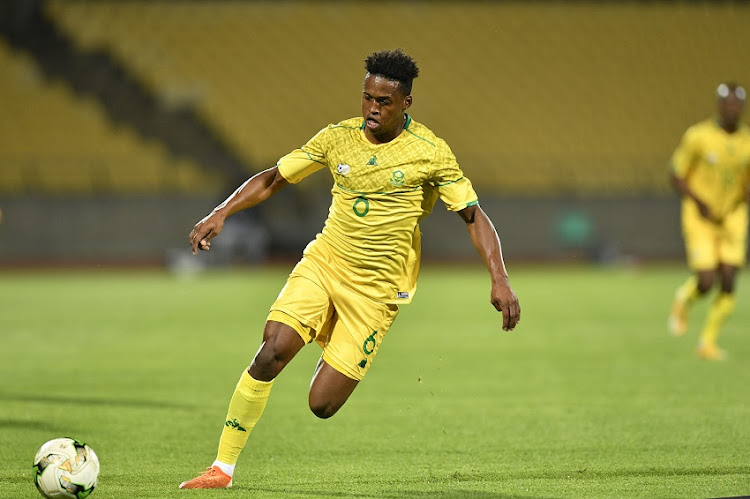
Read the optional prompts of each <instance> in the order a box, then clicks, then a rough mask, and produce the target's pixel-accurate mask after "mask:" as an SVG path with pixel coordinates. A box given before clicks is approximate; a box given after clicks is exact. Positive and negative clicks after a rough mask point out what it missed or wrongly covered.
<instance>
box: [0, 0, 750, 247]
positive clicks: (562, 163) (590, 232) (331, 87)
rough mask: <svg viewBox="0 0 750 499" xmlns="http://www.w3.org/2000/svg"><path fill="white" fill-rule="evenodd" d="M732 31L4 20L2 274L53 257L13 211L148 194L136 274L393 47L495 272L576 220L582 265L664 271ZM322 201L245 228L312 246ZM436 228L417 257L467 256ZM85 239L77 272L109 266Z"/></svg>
mask: <svg viewBox="0 0 750 499" xmlns="http://www.w3.org/2000/svg"><path fill="white" fill-rule="evenodd" d="M747 26H750V6H749V5H748V4H747V3H740V4H735V3H721V2H708V3H700V2H693V3H681V2H657V3H648V2H561V1H547V2H472V1H469V2H459V1H455V2H449V1H441V2H427V1H414V2H387V3H385V4H384V8H379V9H373V8H372V5H371V4H370V3H368V2H359V1H352V2H346V1H307V2H304V1H280V2H271V1H257V2H193V1H179V0H173V1H159V2H147V1H96V2H93V1H71V0H67V1H64V0H50V1H46V2H42V1H36V0H35V1H21V0H8V1H6V2H5V3H4V4H3V5H2V6H0V68H2V71H1V72H0V99H2V101H1V103H2V106H3V109H6V110H7V112H8V116H12V117H13V118H12V120H3V121H2V122H1V123H0V146H1V150H0V193H1V195H2V196H3V198H0V203H3V204H4V205H6V206H8V208H7V209H6V210H5V211H6V212H8V216H7V217H6V221H5V223H4V225H3V226H0V257H3V258H6V259H11V260H12V259H14V258H19V257H22V256H23V255H27V256H31V255H37V257H40V258H45V257H50V258H54V257H55V255H60V253H59V252H58V253H54V252H55V251H57V250H49V251H47V252H45V251H41V252H40V251H38V250H37V251H36V252H34V251H33V248H31V247H29V246H24V245H19V244H18V243H13V242H12V238H10V237H9V236H8V232H9V231H10V230H11V224H12V223H13V222H12V220H13V218H14V217H12V216H10V215H11V214H10V209H11V208H12V207H14V206H15V207H17V209H16V210H15V211H16V212H17V211H18V210H21V209H24V207H26V206H27V205H28V203H30V202H31V201H29V200H28V198H29V196H32V197H34V201H33V202H34V203H40V202H42V203H51V201H50V199H49V196H50V195H55V196H57V197H60V196H62V197H64V198H65V199H66V202H63V201H57V202H55V204H53V205H49V206H50V207H52V206H54V207H55V210H56V211H59V210H62V211H65V209H66V208H65V207H66V206H70V205H71V203H73V204H75V203H81V202H86V203H93V202H94V201H93V200H92V199H93V198H95V197H98V198H105V199H108V200H109V201H108V203H109V204H107V205H106V207H108V208H107V209H110V210H114V209H117V210H120V209H121V210H126V211H127V210H129V209H132V208H131V207H130V204H129V202H130V201H129V199H132V197H133V196H139V198H138V199H136V200H135V201H134V202H136V203H137V202H140V203H141V204H142V202H143V197H144V196H151V198H150V199H151V201H150V202H153V203H154V204H153V207H155V209H156V211H157V213H162V212H168V211H170V210H172V212H173V213H172V214H171V217H172V218H170V219H169V221H168V222H167V221H164V223H163V224H162V226H164V227H166V226H168V227H170V229H169V230H166V229H165V230H161V231H160V234H162V237H158V236H156V235H154V238H153V239H149V241H150V244H149V245H148V246H149V247H148V249H142V250H141V251H140V252H138V253H137V257H138V258H148V257H158V255H159V253H158V252H159V251H160V250H163V248H164V247H165V246H169V245H179V244H182V239H184V238H185V235H186V234H187V232H188V231H189V229H190V227H191V226H192V224H193V223H194V222H195V221H196V220H197V219H198V218H200V216H202V215H203V214H204V213H205V212H207V211H208V210H210V208H211V207H212V206H213V205H214V204H215V203H216V202H217V201H218V200H219V199H220V198H223V196H225V195H226V194H228V193H229V192H230V188H229V186H230V185H233V184H238V183H239V179H241V178H242V177H243V176H247V175H250V174H252V173H253V172H256V171H259V170H260V169H263V168H266V167H268V166H272V165H273V164H274V163H275V162H276V160H277V159H278V157H280V156H281V155H283V154H285V153H286V152H288V151H289V150H291V149H293V148H295V147H298V146H299V145H301V144H302V143H304V142H305V141H306V140H307V139H308V138H309V137H310V136H312V135H313V134H314V133H315V132H316V131H317V130H319V129H320V128H322V127H323V126H325V125H326V124H327V123H330V122H336V121H339V120H341V119H344V118H347V117H351V116H355V115H358V114H359V91H358V89H359V88H360V86H361V81H362V76H363V67H362V60H363V58H364V56H365V55H366V54H367V53H369V52H372V51H373V50H378V49H382V48H394V47H403V48H404V49H405V50H406V51H407V52H408V53H410V54H412V55H413V56H414V57H415V59H416V60H417V61H418V63H419V65H420V67H421V68H422V74H421V76H420V77H419V78H418V79H417V80H416V81H415V85H414V98H415V100H414V105H413V107H412V110H411V113H412V115H413V116H414V117H415V119H417V120H419V121H422V122H424V123H426V124H427V125H428V126H430V127H431V128H432V129H433V130H435V131H436V133H438V134H439V135H440V136H442V137H444V138H445V139H446V140H447V141H448V142H449V144H451V146H452V148H453V149H454V151H455V152H456V155H457V156H458V158H459V161H460V163H461V165H462V167H463V168H464V171H465V172H466V173H467V175H468V176H470V178H472V180H473V181H474V183H475V184H476V187H477V190H478V192H479V194H480V198H481V201H482V205H483V206H484V207H485V209H487V210H488V211H489V212H490V215H491V216H492V217H493V218H494V219H495V221H496V222H497V224H498V226H499V228H500V232H501V234H502V235H503V236H504V239H505V241H506V242H505V246H506V251H507V252H508V253H509V256H512V257H516V258H521V257H528V258H554V257H560V256H561V255H566V254H567V253H566V251H567V250H568V249H570V248H568V247H567V246H569V245H570V244H571V243H570V241H571V240H572V239H571V238H570V237H567V236H566V234H564V230H563V231H562V232H561V228H562V229H564V228H565V227H567V226H568V225H565V223H563V222H561V220H563V221H565V220H567V221H570V220H571V216H572V217H573V219H575V220H578V221H579V222H581V223H583V224H584V226H585V224H586V223H588V224H590V226H585V227H584V228H585V229H586V230H583V231H582V232H581V231H580V229H581V225H580V224H579V225H577V227H579V229H578V230H579V232H580V233H581V234H586V237H585V238H578V239H576V240H577V241H578V243H577V244H579V245H580V246H581V247H580V248H578V249H579V250H580V251H581V252H582V253H581V254H583V255H585V256H591V255H593V254H596V255H598V257H600V258H601V257H602V255H610V254H618V253H626V254H633V255H636V256H642V257H645V258H677V257H680V256H681V252H682V249H681V248H682V247H681V241H680V236H679V230H678V225H677V201H676V199H675V197H674V196H673V195H672V194H671V193H670V191H669V188H668V185H667V182H666V163H667V161H668V158H669V155H670V154H671V151H672V149H673V148H674V147H675V145H676V144H677V141H678V140H679V137H680V135H681V134H682V133H683V131H684V130H685V129H686V128H687V127H688V126H689V125H690V124H692V123H694V122H696V121H698V120H701V119H703V118H705V117H707V116H709V115H711V114H712V112H713V101H712V92H713V89H714V88H715V86H716V84H717V83H718V82H719V81H721V80H726V79H733V80H737V81H740V82H744V83H745V84H746V85H747V84H750V65H748V64H747V60H746V57H745V53H746V47H748V46H750V30H748V29H747ZM329 183H330V181H329V179H328V178H326V177H325V175H317V176H315V177H313V178H311V179H309V181H306V182H304V183H303V184H301V185H300V187H299V188H294V189H287V190H285V191H282V193H280V196H279V198H278V199H275V200H272V202H271V203H269V204H268V207H267V209H265V210H263V212H262V213H261V219H260V223H261V224H262V225H264V226H266V228H267V230H268V231H270V232H269V233H270V238H271V247H272V249H273V250H274V251H277V252H286V253H293V254H294V253H295V252H298V251H299V249H300V248H301V247H302V245H304V243H305V242H306V241H307V240H308V239H309V238H310V237H312V235H314V233H315V231H316V230H317V229H319V227H320V224H321V222H322V220H323V219H324V217H325V214H326V205H327V201H328V195H327V187H328V185H329ZM165 196H166V197H165ZM175 196H177V197H178V198H179V199H180V201H179V202H178V203H177V205H179V206H182V207H184V210H182V211H180V212H179V213H175V212H174V211H175V210H174V208H175V206H177V205H175V204H174V203H175V201H174V199H175ZM160 198H161V199H162V202H161V203H162V204H161V205H160V204H159V199H160ZM112 199H117V200H118V202H119V203H121V205H120V206H119V207H117V208H114V207H112V202H111V200H112ZM170 203H172V204H171V205H170ZM0 206H2V205H0ZM159 206H161V208H159ZM170 206H171V207H172V208H170ZM105 211H106V210H105ZM435 211H436V213H435V215H433V217H431V218H430V219H428V220H427V222H426V223H425V225H424V232H425V255H426V256H427V257H429V256H434V257H440V258H443V257H445V258H448V257H454V256H465V255H470V254H471V252H472V251H473V249H472V248H471V246H470V244H469V243H468V241H467V240H466V238H465V237H461V236H458V237H453V234H454V233H456V232H461V231H463V228H462V226H461V224H459V223H457V221H456V220H453V218H455V216H453V217H451V216H449V215H447V214H445V213H442V211H443V210H441V209H436V210H435ZM569 215H570V216H569ZM16 216H18V217H21V220H22V221H23V215H22V214H17V215H16ZM112 216H117V215H116V214H115V213H112ZM164 216H166V215H164ZM576 217H577V218H576ZM16 220H18V218H16ZM120 220H121V223H124V224H125V225H126V226H128V218H127V217H120ZM530 222H531V223H530ZM560 224H562V225H560ZM21 225H22V224H21V223H20V222H17V225H15V226H13V228H14V229H15V230H19V227H21ZM26 225H27V224H25V223H24V224H23V226H24V227H25V226H26ZM130 225H133V224H130ZM173 225H176V226H177V227H176V228H175V227H173ZM529 227H533V228H534V231H535V232H534V233H530V229H529ZM134 228H135V227H134ZM178 229H179V234H181V236H180V237H181V238H182V239H180V240H176V237H177V232H178ZM23 230H30V229H27V228H25V229H23ZM94 236H96V233H94V234H93V236H92V237H90V238H88V239H87V240H88V246H87V248H88V249H87V250H86V251H83V250H81V251H83V252H82V253H79V254H80V255H85V257H87V258H97V257H98V256H97V255H100V254H101V255H104V256H106V255H110V256H113V253H112V252H111V251H109V250H106V249H101V250H97V249H96V245H97V242H96V239H97V238H96V237H94ZM446 236H447V237H446ZM172 238H175V241H174V243H173V242H172ZM431 240H432V242H431ZM453 241H458V242H460V243H461V244H458V243H453ZM573 249H575V248H573ZM76 251H77V250H68V253H65V254H66V255H69V254H71V253H72V254H75V253H76ZM574 253H578V252H574ZM128 254H129V255H131V256H136V255H134V254H133V253H128ZM114 256H116V257H118V258H121V257H124V256H126V255H125V254H124V253H122V254H117V255H114Z"/></svg>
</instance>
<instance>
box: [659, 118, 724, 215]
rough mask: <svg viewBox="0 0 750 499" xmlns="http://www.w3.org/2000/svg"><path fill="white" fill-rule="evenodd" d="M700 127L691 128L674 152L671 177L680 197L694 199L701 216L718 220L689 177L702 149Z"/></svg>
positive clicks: (670, 169)
mask: <svg viewBox="0 0 750 499" xmlns="http://www.w3.org/2000/svg"><path fill="white" fill-rule="evenodd" d="M700 134H701V132H700V129H699V128H696V127H691V128H689V129H688V130H687V131H686V132H685V134H684V135H683V136H682V139H681V140H680V144H679V145H678V146H677V149H675V151H674V153H673V154H672V159H671V161H670V168H669V178H670V181H671V183H672V187H673V188H674V190H675V191H677V194H679V195H680V197H683V198H689V199H692V200H693V202H694V203H695V205H696V206H697V207H698V211H699V212H700V214H701V216H702V217H703V218H705V219H707V220H710V221H712V222H716V218H715V216H714V214H713V213H711V209H710V208H709V207H708V205H707V204H706V203H705V201H704V200H703V199H700V198H699V197H698V196H697V195H696V194H695V193H694V192H693V190H692V189H690V184H689V182H688V179H689V178H690V174H691V173H692V172H693V170H694V169H695V167H696V163H697V162H698V158H699V157H700V150H701V149H702V146H701V140H700Z"/></svg>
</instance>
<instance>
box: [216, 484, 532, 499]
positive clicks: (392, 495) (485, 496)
mask: <svg viewBox="0 0 750 499" xmlns="http://www.w3.org/2000/svg"><path fill="white" fill-rule="evenodd" d="M230 490H233V491H235V492H239V491H242V492H256V493H261V492H262V493H272V494H279V496H280V497H281V496H283V495H287V494H292V495H294V496H296V497H300V496H309V497H351V498H362V499H370V498H372V499H375V498H377V499H404V498H410V497H415V498H419V497H429V498H431V499H528V498H530V497H535V498H536V499H540V498H541V499H544V497H543V496H539V495H535V496H522V495H518V494H503V493H502V492H483V491H477V490H462V489H451V490H446V491H444V492H440V491H437V492H436V491H434V490H425V491H419V490H404V491H389V492H382V491H379V492H377V493H373V494H365V493H361V492H349V491H333V490H295V489H294V488H293V487H290V488H284V489H277V488H273V489H272V488H267V487H266V488H253V487H237V486H235V487H233V488H232V489H230Z"/></svg>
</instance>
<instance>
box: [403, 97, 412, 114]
mask: <svg viewBox="0 0 750 499" xmlns="http://www.w3.org/2000/svg"><path fill="white" fill-rule="evenodd" d="M409 106H411V95H407V96H406V97H404V111H406V110H407V109H409Z"/></svg>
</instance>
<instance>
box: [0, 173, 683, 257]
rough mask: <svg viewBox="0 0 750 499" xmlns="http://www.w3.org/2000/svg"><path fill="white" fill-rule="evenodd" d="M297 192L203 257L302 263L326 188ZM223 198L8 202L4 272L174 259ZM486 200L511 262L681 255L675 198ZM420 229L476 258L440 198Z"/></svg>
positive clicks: (451, 251) (449, 251)
mask: <svg viewBox="0 0 750 499" xmlns="http://www.w3.org/2000/svg"><path fill="white" fill-rule="evenodd" d="M294 189H295V188H294V187H291V188H288V189H286V190H285V191H282V192H281V193H279V195H278V196H277V197H275V198H272V199H271V200H269V202H268V204H267V206H266V207H265V209H264V215H263V216H262V217H261V218H260V219H259V220H258V219H254V220H251V221H250V222H249V223H240V224H239V227H237V228H236V229H235V230H234V231H233V232H232V235H231V236H229V235H227V236H225V235H224V234H222V236H220V237H219V238H218V239H217V240H216V241H215V243H214V246H213V249H212V252H211V253H212V255H206V256H204V258H206V257H211V256H213V254H218V253H220V252H221V251H222V246H223V245H230V244H232V245H234V244H237V242H238V240H239V242H240V243H242V244H245V245H247V244H255V243H257V244H260V245H262V248H260V249H258V250H254V251H255V252H254V253H253V256H252V257H248V258H245V257H243V256H242V255H241V254H240V255H237V258H236V259H234V261H237V262H244V261H247V260H249V259H253V260H254V261H256V262H257V261H265V260H269V259H294V258H297V257H299V255H300V254H301V251H302V249H303V248H304V246H305V244H307V242H308V241H310V240H311V239H312V238H313V237H315V234H316V233H317V232H318V231H319V230H320V228H321V227H322V224H323V221H324V219H325V217H326V215H327V208H328V203H327V199H326V198H327V197H328V191H327V190H324V191H321V192H319V193H318V196H316V197H308V198H303V199H299V197H298V196H295V193H294V192H292V191H293V190H294ZM216 202H217V200H216V199H215V198H214V197H209V196H206V197H195V196H179V195H173V196H160V197H147V196H143V197H139V198H133V197H111V196H107V197H88V198H84V197H71V198H53V197H49V196H45V197H28V196H24V197H6V198H5V199H2V200H0V207H1V208H2V210H3V221H2V224H0V266H3V267H8V266H14V265H18V264H27V263H33V264H61V263H85V264H103V265H106V264H113V263H115V264H142V263H152V264H160V263H164V262H167V263H168V262H169V261H170V259H171V258H174V257H175V256H176V255H179V254H180V253H186V252H187V248H188V246H187V244H188V243H187V238H188V233H189V232H190V229H191V228H192V226H193V224H194V223H195V222H197V221H198V220H200V218H202V217H203V216H204V215H205V214H206V213H207V212H209V211H210V210H211V208H212V207H213V206H214V205H215V204H216ZM481 204H482V206H483V208H484V209H485V211H487V213H488V214H489V215H490V217H491V218H492V219H493V221H494V222H495V224H496V225H497V228H498V231H499V233H500V235H501V238H502V241H503V247H504V252H505V254H506V256H507V258H508V259H509V260H510V261H539V260H555V261H571V262H575V261H581V262H583V261H597V262H619V261H622V260H626V261H629V260H632V259H638V260H640V259H646V260H652V259H659V260H664V259H677V258H680V257H681V256H682V242H681V238H680V231H679V225H678V213H679V203H678V202H677V200H676V198H674V197H668V196H648V195H647V196H637V197H620V198H612V197H601V198H592V197H587V198H573V197H556V198H505V197H503V198H501V197H496V196H483V197H482V198H481ZM230 220H231V219H230ZM422 233H423V236H424V239H423V255H424V258H425V259H426V260H439V261H447V260H459V261H473V260H475V259H477V258H478V257H477V256H476V254H475V252H474V248H473V247H472V245H471V243H470V241H469V238H468V236H467V234H466V230H465V228H464V224H463V223H462V222H461V220H460V219H459V218H458V217H457V216H456V215H455V214H453V213H450V212H448V211H447V210H445V208H444V207H443V206H442V204H441V203H440V202H439V203H438V204H437V205H436V207H435V210H434V211H433V213H432V215H430V216H429V217H428V218H427V219H426V220H425V221H424V222H423V224H422ZM227 234H229V232H227ZM258 239H262V241H258ZM222 261H223V262H226V261H227V260H226V259H224V260H222ZM477 261H478V260H477Z"/></svg>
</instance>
